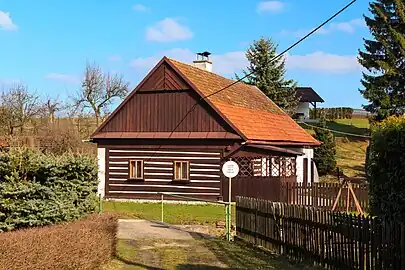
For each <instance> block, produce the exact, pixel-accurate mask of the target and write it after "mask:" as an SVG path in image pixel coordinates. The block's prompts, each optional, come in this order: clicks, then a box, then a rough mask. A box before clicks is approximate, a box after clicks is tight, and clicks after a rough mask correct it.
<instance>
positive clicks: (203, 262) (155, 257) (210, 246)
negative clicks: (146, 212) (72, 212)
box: [103, 239, 316, 270]
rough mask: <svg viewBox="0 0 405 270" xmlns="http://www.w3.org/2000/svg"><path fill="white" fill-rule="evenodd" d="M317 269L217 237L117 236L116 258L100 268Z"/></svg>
mask: <svg viewBox="0 0 405 270" xmlns="http://www.w3.org/2000/svg"><path fill="white" fill-rule="evenodd" d="M229 268H231V269H316V268H313V267H309V266H305V265H302V264H295V265H294V264H292V263H291V262H289V261H287V260H286V259H285V258H283V257H280V256H277V255H273V254H271V253H268V252H263V251H261V250H258V249H252V248H250V247H248V246H246V245H244V244H242V243H229V242H226V241H224V240H220V239H204V240H201V239H199V240H197V239H196V240H161V239H138V240H119V241H118V243H117V254H116V258H115V259H114V260H113V261H111V262H110V263H109V264H108V265H106V266H105V267H104V268H103V270H130V269H180V270H181V269H229Z"/></svg>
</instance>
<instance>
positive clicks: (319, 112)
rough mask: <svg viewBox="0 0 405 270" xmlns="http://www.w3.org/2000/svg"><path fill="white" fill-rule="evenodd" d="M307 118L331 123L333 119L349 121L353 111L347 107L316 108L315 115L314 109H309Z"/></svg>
mask: <svg viewBox="0 0 405 270" xmlns="http://www.w3.org/2000/svg"><path fill="white" fill-rule="evenodd" d="M309 116H310V118H311V119H319V118H325V119H328V120H332V121H333V120H335V119H351V118H352V116H353V109H352V108H348V107H338V108H317V109H316V115H315V109H310V110H309Z"/></svg>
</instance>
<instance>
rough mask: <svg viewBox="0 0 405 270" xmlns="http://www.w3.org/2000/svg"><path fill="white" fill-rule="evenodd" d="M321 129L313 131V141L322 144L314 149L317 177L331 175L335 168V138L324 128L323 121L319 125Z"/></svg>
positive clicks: (324, 123)
mask: <svg viewBox="0 0 405 270" xmlns="http://www.w3.org/2000/svg"><path fill="white" fill-rule="evenodd" d="M319 126H320V127H321V128H316V129H315V139H317V140H318V141H320V142H321V143H322V144H321V145H320V146H319V147H317V148H315V149H314V162H315V164H316V168H317V169H318V173H319V175H325V174H328V173H331V172H332V171H333V170H334V169H335V168H336V143H335V138H334V136H333V134H332V132H330V131H329V130H326V129H323V128H325V127H326V122H325V120H322V121H321V122H320V124H319Z"/></svg>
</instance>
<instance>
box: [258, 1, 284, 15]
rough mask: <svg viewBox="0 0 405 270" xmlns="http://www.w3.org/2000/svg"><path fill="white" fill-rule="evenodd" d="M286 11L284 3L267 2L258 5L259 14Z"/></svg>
mask: <svg viewBox="0 0 405 270" xmlns="http://www.w3.org/2000/svg"><path fill="white" fill-rule="evenodd" d="M283 9H284V3H283V2H281V1H265V2H260V3H259V4H258V5H257V9H256V11H257V13H265V12H273V13H274V12H280V11H282V10H283Z"/></svg>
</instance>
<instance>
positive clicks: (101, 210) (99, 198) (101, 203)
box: [98, 194, 103, 215]
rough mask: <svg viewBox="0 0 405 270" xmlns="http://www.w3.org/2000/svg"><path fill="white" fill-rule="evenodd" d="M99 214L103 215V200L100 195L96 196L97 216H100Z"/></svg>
mask: <svg viewBox="0 0 405 270" xmlns="http://www.w3.org/2000/svg"><path fill="white" fill-rule="evenodd" d="M101 213H103V199H102V198H101V194H98V214H99V215H101Z"/></svg>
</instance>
